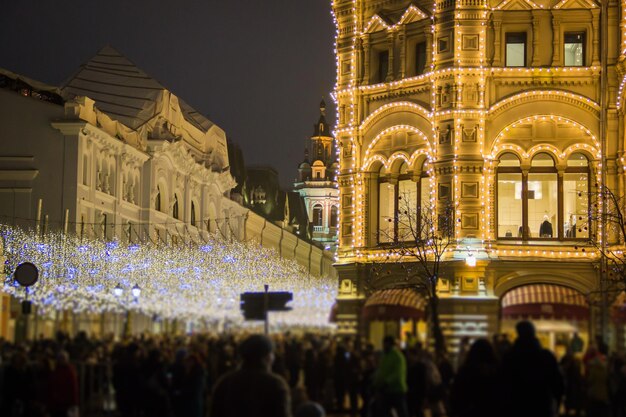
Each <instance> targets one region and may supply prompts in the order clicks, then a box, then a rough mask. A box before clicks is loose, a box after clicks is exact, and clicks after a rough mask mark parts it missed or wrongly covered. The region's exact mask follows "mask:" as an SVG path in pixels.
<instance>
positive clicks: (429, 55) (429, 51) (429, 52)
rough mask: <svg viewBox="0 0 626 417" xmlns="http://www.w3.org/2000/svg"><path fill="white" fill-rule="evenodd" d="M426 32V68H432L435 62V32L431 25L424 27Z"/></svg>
mask: <svg viewBox="0 0 626 417" xmlns="http://www.w3.org/2000/svg"><path fill="white" fill-rule="evenodd" d="M424 34H425V37H426V65H425V66H424V67H425V68H426V70H428V69H430V66H431V65H432V64H433V32H432V29H431V28H430V27H425V28H424Z"/></svg>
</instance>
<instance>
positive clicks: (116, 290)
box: [113, 283, 141, 337]
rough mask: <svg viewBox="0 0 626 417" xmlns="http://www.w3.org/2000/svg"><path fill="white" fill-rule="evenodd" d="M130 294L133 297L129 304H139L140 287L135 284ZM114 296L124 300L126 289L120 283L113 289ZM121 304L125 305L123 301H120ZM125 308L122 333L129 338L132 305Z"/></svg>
mask: <svg viewBox="0 0 626 417" xmlns="http://www.w3.org/2000/svg"><path fill="white" fill-rule="evenodd" d="M130 294H131V295H132V300H130V302H129V303H132V302H135V303H137V302H138V301H139V297H140V296H141V288H140V287H139V285H137V284H135V285H134V286H133V288H131V290H130ZM113 295H115V297H116V298H117V299H118V300H121V299H122V296H123V295H124V288H123V287H122V285H121V284H119V283H118V284H117V285H116V286H115V288H113ZM120 304H121V305H123V304H122V301H120ZM125 308H126V314H125V317H124V328H123V330H122V333H123V336H124V337H127V336H130V319H131V317H130V305H126V306H125Z"/></svg>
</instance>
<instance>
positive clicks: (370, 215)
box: [362, 172, 379, 246]
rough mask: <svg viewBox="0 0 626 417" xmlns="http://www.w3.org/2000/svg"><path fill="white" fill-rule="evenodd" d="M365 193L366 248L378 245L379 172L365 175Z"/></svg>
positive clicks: (364, 232)
mask: <svg viewBox="0 0 626 417" xmlns="http://www.w3.org/2000/svg"><path fill="white" fill-rule="evenodd" d="M363 191H364V196H363V198H365V201H364V205H363V208H364V210H366V211H365V212H364V213H363V220H364V221H363V224H362V228H363V231H362V233H363V235H364V236H365V239H364V244H365V246H374V245H376V244H377V243H378V229H379V227H378V204H377V202H378V172H364V173H363Z"/></svg>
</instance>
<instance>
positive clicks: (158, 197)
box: [154, 185, 161, 211]
mask: <svg viewBox="0 0 626 417" xmlns="http://www.w3.org/2000/svg"><path fill="white" fill-rule="evenodd" d="M154 209H155V210H156V211H161V187H159V186H158V185H157V193H156V197H155V198H154Z"/></svg>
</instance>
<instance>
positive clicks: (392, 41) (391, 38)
mask: <svg viewBox="0 0 626 417" xmlns="http://www.w3.org/2000/svg"><path fill="white" fill-rule="evenodd" d="M387 41H388V42H389V65H388V66H387V76H386V77H385V81H387V82H389V81H393V75H394V67H395V53H394V52H395V49H396V31H395V30H390V31H389V33H388V34H387Z"/></svg>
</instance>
